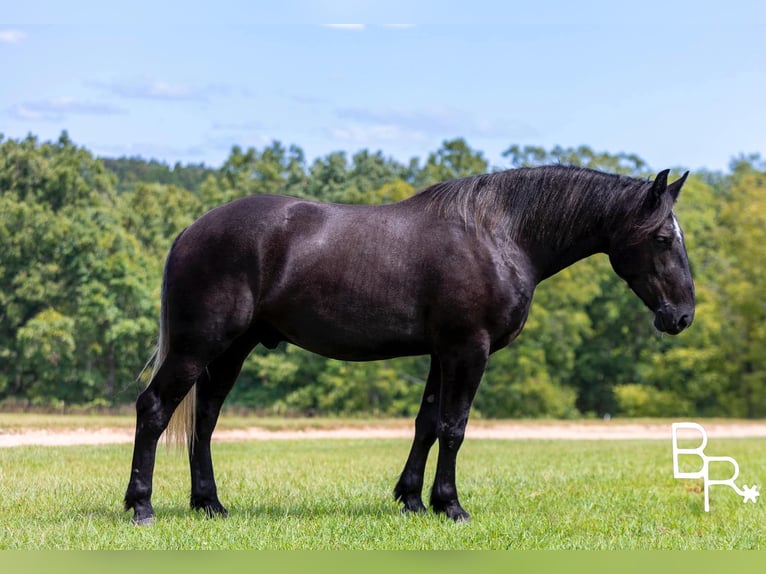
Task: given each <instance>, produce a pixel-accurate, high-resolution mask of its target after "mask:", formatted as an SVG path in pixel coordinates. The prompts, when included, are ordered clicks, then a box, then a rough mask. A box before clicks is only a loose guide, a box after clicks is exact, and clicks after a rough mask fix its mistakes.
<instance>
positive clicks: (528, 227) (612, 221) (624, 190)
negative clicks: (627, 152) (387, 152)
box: [415, 165, 672, 243]
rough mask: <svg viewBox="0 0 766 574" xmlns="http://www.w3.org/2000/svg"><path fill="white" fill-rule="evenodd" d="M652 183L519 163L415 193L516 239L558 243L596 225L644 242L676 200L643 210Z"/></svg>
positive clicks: (435, 207)
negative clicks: (525, 236)
mask: <svg viewBox="0 0 766 574" xmlns="http://www.w3.org/2000/svg"><path fill="white" fill-rule="evenodd" d="M650 183H651V182H649V181H648V180H645V179H638V178H633V177H627V176H622V175H615V174H609V173H604V172H600V171H596V170H593V169H588V168H581V167H572V166H562V165H551V166H543V167H535V168H519V169H511V170H507V171H502V172H497V173H490V174H482V175H477V176H472V177H466V178H462V179H455V180H450V181H445V182H441V183H436V184H434V185H432V186H430V187H427V188H426V189H424V190H423V191H421V192H420V193H419V194H417V195H416V196H415V198H417V200H418V201H422V202H424V203H425V207H426V208H427V209H431V210H433V211H435V212H437V213H440V214H441V215H443V216H453V217H454V216H458V217H460V218H462V219H463V221H464V222H465V223H466V224H473V225H475V226H476V227H477V228H480V229H486V230H488V231H490V232H500V233H503V234H507V235H508V236H509V237H510V238H512V239H516V238H518V237H519V236H521V235H522V234H524V233H526V234H530V233H531V234H533V235H535V236H537V237H540V238H545V239H550V240H552V241H553V242H554V243H558V242H560V241H564V240H566V238H567V237H570V236H572V235H573V234H574V233H575V232H576V233H582V232H583V231H585V232H587V231H588V230H589V229H592V230H593V231H594V232H595V231H596V229H597V228H602V229H606V230H607V231H609V232H610V234H619V235H620V236H622V237H624V238H625V239H629V240H632V241H640V240H641V239H643V238H645V237H646V236H647V234H650V233H651V232H652V231H654V230H655V229H656V228H657V227H659V226H660V225H661V224H662V222H663V221H664V220H665V219H666V218H667V217H668V215H669V214H670V212H671V210H672V199H671V198H669V197H664V198H663V204H662V205H661V206H659V207H658V208H657V209H655V210H654V211H653V212H652V213H651V215H650V216H648V217H647V215H646V214H645V213H644V211H643V210H642V208H643V206H644V203H645V201H646V192H647V190H648V186H649V185H650Z"/></svg>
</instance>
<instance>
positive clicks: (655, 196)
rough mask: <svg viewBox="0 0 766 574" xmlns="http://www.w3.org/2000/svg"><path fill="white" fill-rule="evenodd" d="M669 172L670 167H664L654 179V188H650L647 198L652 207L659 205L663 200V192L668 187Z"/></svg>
mask: <svg viewBox="0 0 766 574" xmlns="http://www.w3.org/2000/svg"><path fill="white" fill-rule="evenodd" d="M669 173H670V170H669V169H663V170H662V171H661V172H660V173H658V174H657V177H656V178H655V179H654V182H653V183H652V188H651V189H650V190H649V196H648V197H647V198H646V199H647V202H648V203H649V205H650V206H651V207H657V206H658V205H659V204H660V202H661V201H662V194H663V193H665V192H666V191H667V189H668V174H669Z"/></svg>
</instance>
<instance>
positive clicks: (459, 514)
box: [434, 504, 471, 522]
mask: <svg viewBox="0 0 766 574" xmlns="http://www.w3.org/2000/svg"><path fill="white" fill-rule="evenodd" d="M434 511H435V512H436V513H437V514H446V515H447V518H451V519H452V520H453V521H454V522H470V521H471V515H470V514H468V513H467V512H466V511H465V510H463V507H462V506H460V505H459V504H450V505H448V506H445V507H442V508H440V507H438V506H434Z"/></svg>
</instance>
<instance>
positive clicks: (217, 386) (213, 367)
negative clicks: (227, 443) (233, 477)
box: [189, 333, 257, 517]
mask: <svg viewBox="0 0 766 574" xmlns="http://www.w3.org/2000/svg"><path fill="white" fill-rule="evenodd" d="M256 344H257V338H256V337H255V336H254V335H252V334H250V333H246V334H245V335H242V336H241V337H240V338H239V339H237V340H235V341H234V343H232V346H231V347H229V349H227V350H226V351H225V352H224V353H223V354H222V355H221V356H220V357H218V358H217V359H215V360H214V361H213V362H212V363H210V365H209V366H208V368H207V370H206V372H205V373H203V375H202V376H201V377H200V379H199V380H198V381H197V412H196V425H195V440H194V442H193V443H191V444H190V447H189V448H190V452H189V466H190V468H191V497H190V500H189V502H190V506H191V507H192V508H193V509H195V510H202V511H204V512H205V514H207V515H208V516H210V517H213V516H227V515H228V512H227V510H226V508H224V506H223V505H222V504H221V502H220V501H219V500H218V492H217V488H216V484H215V475H214V474H213V459H212V456H211V453H210V439H211V437H212V435H213V429H214V428H215V425H216V423H217V421H218V415H219V413H220V412H221V406H222V405H223V401H224V399H225V398H226V395H228V394H229V391H230V390H231V388H232V386H234V382H235V381H236V380H237V376H238V375H239V371H240V370H241V368H242V363H243V362H244V360H245V359H246V358H247V355H248V354H249V353H250V351H251V350H252V349H253V347H254V346H255V345H256Z"/></svg>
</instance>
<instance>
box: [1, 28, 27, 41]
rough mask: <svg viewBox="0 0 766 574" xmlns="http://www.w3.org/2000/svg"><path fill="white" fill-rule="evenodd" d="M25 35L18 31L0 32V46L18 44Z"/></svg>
mask: <svg viewBox="0 0 766 574" xmlns="http://www.w3.org/2000/svg"><path fill="white" fill-rule="evenodd" d="M26 37H27V35H26V34H25V33H24V32H22V31H20V30H0V44H19V43H20V42H23V41H24V40H25V39H26Z"/></svg>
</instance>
